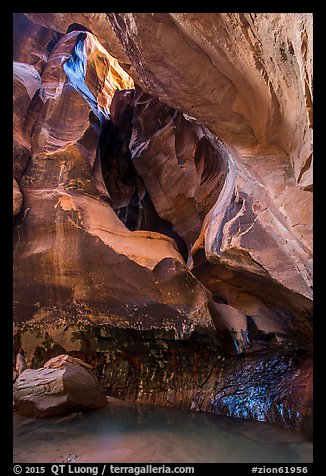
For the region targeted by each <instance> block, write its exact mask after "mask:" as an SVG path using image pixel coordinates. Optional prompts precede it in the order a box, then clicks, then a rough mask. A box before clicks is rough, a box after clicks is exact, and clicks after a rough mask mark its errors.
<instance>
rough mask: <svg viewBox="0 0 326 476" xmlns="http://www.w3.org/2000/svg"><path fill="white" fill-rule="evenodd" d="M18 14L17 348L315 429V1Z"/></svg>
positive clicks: (111, 384) (142, 394)
mask: <svg viewBox="0 0 326 476" xmlns="http://www.w3.org/2000/svg"><path fill="white" fill-rule="evenodd" d="M17 15H18V16H17V18H16V25H18V26H19V25H20V26H21V32H20V34H19V35H17V37H16V38H17V39H16V43H17V45H15V48H14V50H15V55H16V56H15V58H14V59H15V63H14V171H15V173H14V177H15V181H14V215H15V216H16V219H15V227H14V236H15V244H14V318H15V343H14V349H17V348H19V347H21V346H22V347H23V348H24V349H25V351H26V355H27V360H28V364H29V365H30V366H31V367H32V368H37V367H39V366H42V365H43V364H44V362H45V361H46V360H48V359H49V358H51V357H53V356H55V355H59V354H62V353H64V354H66V353H67V354H69V355H74V356H76V357H80V358H82V359H83V360H85V361H86V362H88V363H90V364H91V365H92V366H93V367H94V368H96V369H97V374H98V377H99V378H100V379H101V381H102V382H104V383H105V385H106V388H107V391H108V392H109V393H110V394H112V395H114V396H117V397H122V398H126V399H130V400H137V401H143V402H152V403H156V404H160V405H173V406H180V407H182V408H192V409H193V410H197V411H211V412H213V413H222V414H227V415H233V416H237V417H240V418H253V419H258V420H264V421H275V422H278V423H281V424H283V425H285V426H289V427H293V428H297V429H302V428H305V429H306V430H307V431H308V432H309V431H310V429H311V428H310V420H311V418H310V417H311V405H312V404H311V400H312V398H311V359H310V355H309V353H310V352H311V336H312V330H311V310H312V271H311V265H312V248H311V239H312V209H311V205H312V201H311V195H312V193H311V191H312V183H311V180H310V177H311V175H310V173H311V128H312V124H311V94H312V88H311V66H312V57H311V18H310V16H309V14H289V15H288V16H284V15H283V14H277V15H276V14H275V15H272V14H270V15H264V14H257V15H256V14H167V13H163V14H156V13H155V14H104V13H103V14H91V13H85V14H72V13H71V14H60V13H52V14H38V13H29V14H17ZM32 25H34V26H35V28H32ZM23 27H24V28H23ZM16 29H17V28H16ZM17 31H18V30H17ZM32 39H33V40H32ZM32 42H33V44H35V45H37V54H34V53H33V52H32V46H31V44H32ZM118 60H119V62H118ZM122 67H123V68H122ZM127 73H128V74H129V75H130V76H129V75H128V74H127ZM131 78H133V79H131ZM133 80H134V81H135V84H136V87H135V89H133V87H134V83H133ZM247 384H248V385H247ZM235 387H237V388H239V392H238V393H232V391H229V389H230V388H235ZM294 388H299V390H296V391H294V390H293V389H294Z"/></svg>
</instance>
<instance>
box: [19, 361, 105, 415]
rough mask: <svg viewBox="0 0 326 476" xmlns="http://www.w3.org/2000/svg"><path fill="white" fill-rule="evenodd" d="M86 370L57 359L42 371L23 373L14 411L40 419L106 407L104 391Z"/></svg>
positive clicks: (78, 364)
mask: <svg viewBox="0 0 326 476" xmlns="http://www.w3.org/2000/svg"><path fill="white" fill-rule="evenodd" d="M85 367H86V364H85V363H83V362H80V361H79V359H73V358H71V357H69V356H59V357H56V358H55V359H51V361H49V362H47V363H45V365H44V367H43V368H40V369H36V370H32V369H26V370H25V371H24V372H23V373H22V374H21V375H20V376H19V377H18V378H17V380H16V383H15V386H14V402H15V405H16V409H17V411H18V412H19V413H21V414H22V415H26V416H32V417H38V418H43V417H48V416H52V415H59V414H62V413H70V412H74V411H85V410H91V409H96V408H102V407H105V406H106V404H107V401H106V398H105V394H104V391H103V390H102V388H101V386H100V384H99V383H98V381H97V380H96V378H95V377H94V376H93V375H92V374H90V373H89V371H88V370H86V368H85Z"/></svg>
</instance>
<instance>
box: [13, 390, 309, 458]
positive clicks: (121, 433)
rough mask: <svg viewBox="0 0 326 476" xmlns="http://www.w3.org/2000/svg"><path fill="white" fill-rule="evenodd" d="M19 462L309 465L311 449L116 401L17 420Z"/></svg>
mask: <svg viewBox="0 0 326 476" xmlns="http://www.w3.org/2000/svg"><path fill="white" fill-rule="evenodd" d="M14 448H15V450H14V462H15V463H20V462H24V463H29V462H33V463H37V462H42V463H44V462H49V463H62V462H64V463H67V462H70V463H74V462H75V463H95V462H97V463H100V462H103V463H107V462H110V463H240V462H244V463H274V462H275V463H309V462H312V443H311V442H309V441H307V440H306V439H305V438H304V437H303V436H302V435H301V434H299V433H297V432H293V431H289V430H283V429H280V428H276V427H275V426H273V425H270V424H267V423H260V422H252V421H251V422H248V421H239V420H237V419H234V418H228V417H221V416H219V417H216V416H213V415H206V414H198V413H191V412H187V411H181V410H175V409H170V408H169V409H167V408H160V407H153V406H151V405H136V404H132V403H127V402H122V401H119V400H116V399H112V398H109V405H108V407H106V408H104V409H102V410H96V411H92V412H90V413H87V414H78V415H77V414H74V415H73V416H68V417H61V418H57V417H52V418H48V419H42V420H35V419H31V418H25V417H22V416H20V415H18V414H17V413H16V414H14Z"/></svg>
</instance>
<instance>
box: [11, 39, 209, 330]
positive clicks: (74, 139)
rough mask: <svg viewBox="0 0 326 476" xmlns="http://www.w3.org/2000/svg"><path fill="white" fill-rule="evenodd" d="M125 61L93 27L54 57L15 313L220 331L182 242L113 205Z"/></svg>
mask: <svg viewBox="0 0 326 476" xmlns="http://www.w3.org/2000/svg"><path fill="white" fill-rule="evenodd" d="M116 67H117V66H116V64H115V63H114V62H113V64H111V63H110V59H109V57H108V55H106V52H105V51H104V50H103V48H102V47H101V46H100V45H99V44H98V42H97V40H96V39H95V38H94V37H93V35H92V34H90V33H88V32H84V31H83V32H80V31H72V32H70V33H68V34H67V35H64V36H63V37H62V38H61V39H60V40H59V41H58V43H57V44H56V46H55V48H54V49H53V50H52V52H51V54H50V56H49V58H48V62H47V65H46V66H45V68H44V71H43V73H42V82H41V87H40V89H39V90H38V91H37V93H36V94H35V95H34V98H33V101H32V104H31V105H30V107H29V116H28V118H27V121H26V130H27V131H30V135H31V144H32V158H31V160H30V162H29V165H28V168H27V170H26V172H25V174H24V176H23V179H22V180H21V189H22V192H23V197H24V208H23V210H22V212H21V214H20V216H19V217H18V218H17V221H16V226H15V237H16V241H15V250H14V254H15V262H14V275H15V278H14V280H15V284H14V287H15V291H14V294H15V297H14V313H15V319H16V321H17V322H27V321H30V322H35V321H38V322H39V321H41V322H43V321H51V320H52V321H56V320H57V319H66V320H67V321H69V320H72V321H75V320H76V319H77V320H78V319H79V318H81V321H82V322H83V321H85V320H86V322H89V321H91V322H93V323H94V324H98V323H102V322H105V323H108V324H111V325H113V326H122V327H124V326H128V327H129V326H134V327H136V328H137V327H141V328H143V329H147V328H152V327H156V328H158V329H160V328H164V329H165V328H166V327H169V326H172V328H173V329H174V331H175V332H176V333H177V334H178V335H180V336H181V338H183V337H184V336H189V334H190V333H191V332H193V331H194V329H195V328H196V326H197V325H198V326H202V327H203V328H206V330H208V331H212V330H213V329H214V326H213V323H212V321H211V319H210V312H209V310H208V296H207V292H206V290H205V288H204V287H203V286H202V285H201V284H200V283H199V282H198V281H197V280H196V279H195V278H194V277H193V276H192V274H191V273H190V272H189V270H188V269H187V267H186V265H185V263H184V260H183V258H182V257H181V255H180V254H179V252H178V250H177V246H176V244H175V242H174V241H173V240H172V239H171V238H169V237H167V236H165V235H161V234H157V233H151V232H148V231H146V230H144V231H135V232H132V231H130V230H128V229H127V228H126V227H125V226H124V224H123V223H122V222H121V221H120V220H119V218H118V217H117V216H116V214H115V212H114V211H113V209H112V208H111V206H110V205H109V202H110V196H109V194H108V192H107V190H106V187H105V184H104V182H103V177H102V172H101V166H100V154H99V147H98V145H99V138H100V134H101V131H102V129H103V128H104V126H105V123H106V121H107V120H108V117H109V114H108V110H109V105H110V98H111V97H110V94H111V92H112V91H113V88H114V87H116V86H117V85H120V87H124V88H130V86H131V85H132V81H131V80H130V79H129V77H128V75H127V74H126V73H124V72H123V71H121V75H120V76H119V69H116ZM105 68H106V69H105ZM124 77H125V78H126V82H125V83H124V82H123V81H124V79H123V78H124ZM112 78H113V79H112ZM23 276H25V277H26V276H29V278H28V279H24V278H23ZM175 289H178V292H177V293H175V292H174V290H175ZM94 290H96V291H94Z"/></svg>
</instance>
